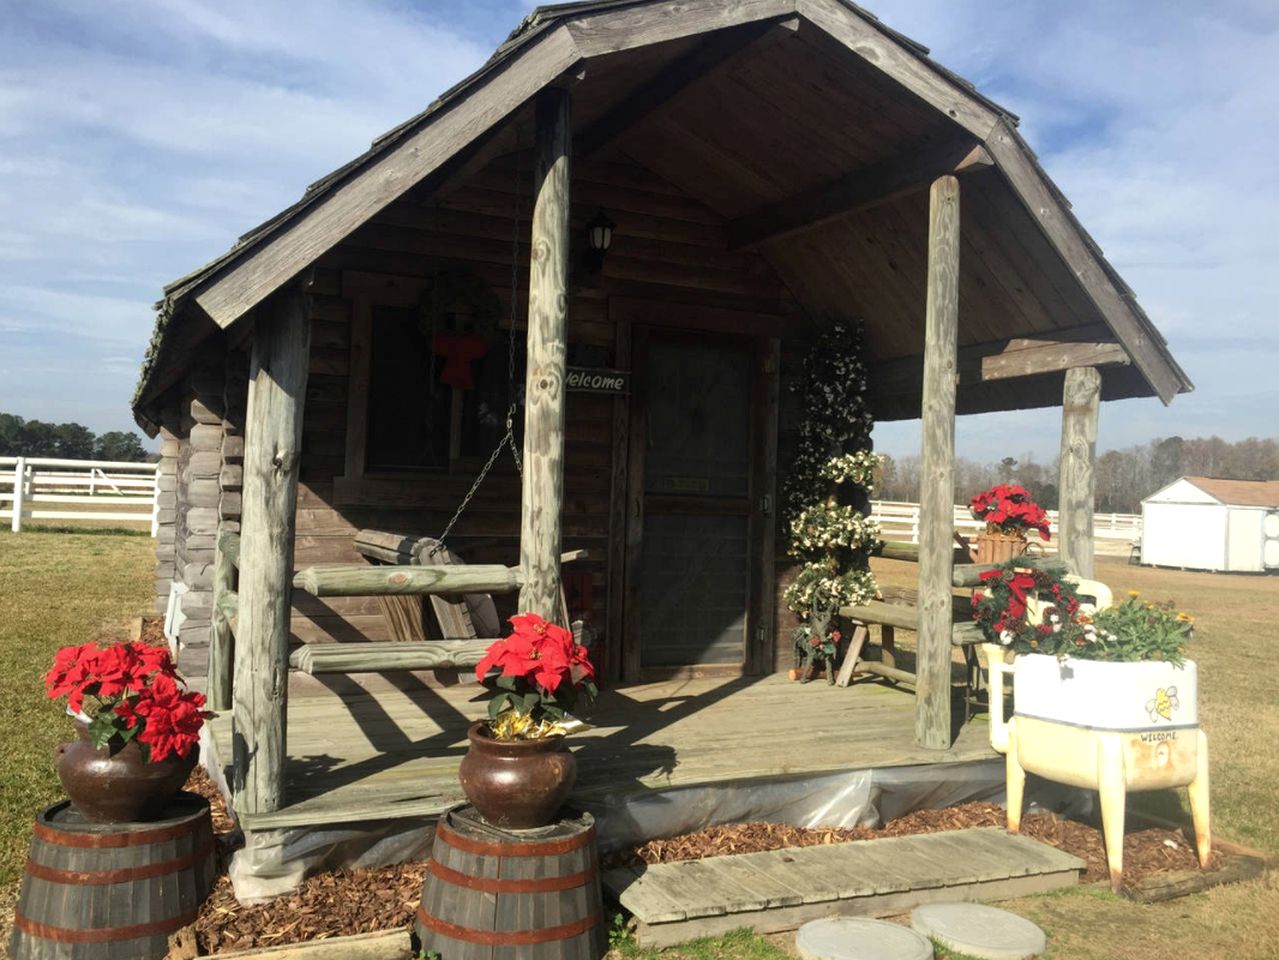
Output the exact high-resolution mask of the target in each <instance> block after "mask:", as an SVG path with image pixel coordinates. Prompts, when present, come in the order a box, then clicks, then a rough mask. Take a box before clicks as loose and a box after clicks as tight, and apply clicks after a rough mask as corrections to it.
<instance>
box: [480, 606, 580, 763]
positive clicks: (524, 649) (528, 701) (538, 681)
mask: <svg viewBox="0 0 1279 960" xmlns="http://www.w3.org/2000/svg"><path fill="white" fill-rule="evenodd" d="M511 626H512V627H513V628H514V629H513V630H512V632H511V635H510V636H509V637H505V638H504V639H502V640H497V641H495V642H494V643H492V644H491V645H490V646H489V648H488V651H487V652H486V653H485V655H484V659H483V660H481V661H480V662H479V663H478V664H477V665H476V667H475V678H476V679H477V680H479V681H480V682H481V683H483V684H484V685H485V686H487V687H489V688H490V689H492V690H495V691H496V694H497V695H496V696H495V697H494V698H493V699H492V700H491V701H490V702H489V724H488V726H489V731H490V732H491V733H492V734H493V736H494V737H496V738H497V739H499V740H538V739H541V738H543V737H553V736H561V735H563V734H564V732H565V731H564V722H565V721H566V720H567V719H569V718H570V716H571V715H572V713H573V712H574V711H575V710H578V709H580V708H581V707H584V706H586V705H588V704H589V703H590V701H591V700H593V699H594V698H595V694H596V692H597V691H596V687H595V682H594V681H595V668H594V666H592V665H591V660H590V656H589V655H588V654H587V650H586V648H585V647H583V646H581V645H580V644H578V643H577V642H575V641H574V639H573V634H572V633H570V632H569V631H568V630H565V629H564V628H563V627H561V626H558V625H557V624H554V623H550V622H548V621H546V620H543V619H542V618H541V617H539V616H537V615H536V614H533V613H522V614H520V615H519V616H515V617H512V618H511Z"/></svg>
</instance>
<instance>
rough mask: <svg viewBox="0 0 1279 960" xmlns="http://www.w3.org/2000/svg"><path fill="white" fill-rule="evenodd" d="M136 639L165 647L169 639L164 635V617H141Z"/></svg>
mask: <svg viewBox="0 0 1279 960" xmlns="http://www.w3.org/2000/svg"><path fill="white" fill-rule="evenodd" d="M138 639H139V640H141V641H142V642H143V643H149V644H151V645H152V646H155V647H167V646H168V645H169V641H168V640H167V639H166V638H165V636H164V617H143V618H142V632H141V633H140V634H139V636H138Z"/></svg>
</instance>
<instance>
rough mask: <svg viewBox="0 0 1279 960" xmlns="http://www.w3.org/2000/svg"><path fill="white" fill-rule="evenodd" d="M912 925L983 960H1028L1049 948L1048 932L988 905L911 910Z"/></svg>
mask: <svg viewBox="0 0 1279 960" xmlns="http://www.w3.org/2000/svg"><path fill="white" fill-rule="evenodd" d="M910 925H911V927H912V928H913V929H915V930H918V931H919V932H920V933H922V934H923V935H924V936H926V937H932V938H933V939H934V940H936V941H937V942H938V943H942V944H945V945H946V946H947V947H949V948H950V949H952V950H958V951H959V952H960V953H966V954H968V955H969V956H973V957H979V958H980V960H1024V958H1027V957H1037V956H1039V955H1040V954H1041V953H1043V952H1044V948H1045V947H1046V946H1047V945H1048V944H1047V941H1046V939H1045V938H1044V931H1042V930H1040V929H1039V928H1038V927H1037V926H1035V925H1034V924H1033V923H1031V922H1030V921H1029V920H1027V919H1026V918H1025V917H1019V916H1017V914H1015V913H1009V912H1008V911H1007V910H1000V909H999V908H997V907H988V906H986V905H985V904H984V903H926V904H924V905H923V906H921V907H916V908H915V909H914V910H912V911H911V913H910Z"/></svg>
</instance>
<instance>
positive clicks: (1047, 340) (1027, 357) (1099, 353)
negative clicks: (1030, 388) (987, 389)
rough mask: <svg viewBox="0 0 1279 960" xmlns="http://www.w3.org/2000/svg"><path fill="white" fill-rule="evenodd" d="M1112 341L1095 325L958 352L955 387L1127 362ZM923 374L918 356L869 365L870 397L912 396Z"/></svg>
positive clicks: (922, 367) (1108, 335)
mask: <svg viewBox="0 0 1279 960" xmlns="http://www.w3.org/2000/svg"><path fill="white" fill-rule="evenodd" d="M1112 338H1113V334H1112V333H1111V332H1110V330H1109V329H1108V328H1107V327H1106V326H1105V324H1100V323H1095V324H1088V325H1087V326H1082V327H1073V328H1071V329H1068V330H1054V331H1052V332H1051V333H1044V334H1035V335H1032V336H1027V337H1016V338H1013V339H1010V340H994V341H991V342H989V343H977V344H971V345H969V346H966V347H961V348H960V349H959V356H958V366H957V368H956V375H957V376H958V380H959V386H960V387H961V388H962V387H964V386H965V385H971V384H974V383H983V382H989V381H992V380H1007V379H1011V378H1013V377H1030V376H1035V375H1037V374H1042V373H1059V372H1061V371H1062V370H1069V369H1071V368H1073V367H1081V366H1089V367H1097V366H1105V365H1114V364H1127V363H1129V362H1130V361H1129V358H1128V353H1127V351H1125V350H1124V348H1123V346H1122V345H1120V344H1118V343H1115V342H1114V340H1113V339H1112ZM923 370H924V358H923V356H922V355H918V356H913V357H902V358H900V359H897V360H888V361H885V362H883V363H879V364H875V365H874V367H873V371H872V374H871V392H872V393H873V394H875V395H877V396H880V397H893V396H910V395H913V394H915V393H917V392H918V391H919V387H920V384H921V383H922V382H923Z"/></svg>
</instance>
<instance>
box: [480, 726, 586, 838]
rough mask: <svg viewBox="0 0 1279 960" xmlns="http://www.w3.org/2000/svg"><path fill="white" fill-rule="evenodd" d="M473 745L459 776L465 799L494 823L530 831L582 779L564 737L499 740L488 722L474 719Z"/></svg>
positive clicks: (555, 810) (553, 811)
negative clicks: (578, 776) (493, 735)
mask: <svg viewBox="0 0 1279 960" xmlns="http://www.w3.org/2000/svg"><path fill="white" fill-rule="evenodd" d="M466 735H467V737H468V738H469V739H470V741H471V748H470V750H468V751H467V753H466V756H465V757H463V758H462V765H461V767H459V768H458V779H459V780H461V781H462V792H463V793H464V794H466V799H468V800H470V801H471V804H472V805H473V806H474V807H475V809H476V810H478V811H479V813H480V816H482V817H483V818H484V819H485V820H487V821H488V822H489V823H491V824H493V825H494V826H495V827H507V828H509V829H513V830H528V829H530V828H532V827H543V826H546V824H548V823H550V822H551V821H552V820H554V819H555V815H556V814H557V813H559V809H560V807H561V806H562V805H563V803H564V801H565V800H566V799H568V794H569V791H570V790H572V789H573V781H574V780H576V779H577V761H576V760H574V759H573V754H571V753H569V751H568V747H566V746H565V744H564V738H563V737H547V738H546V739H543V740H495V739H493V738H492V737H491V736H489V733H488V724H486V723H484V722H483V721H480V722H479V723H473V724H471V728H470V729H469V730H468V731H467V732H466Z"/></svg>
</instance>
